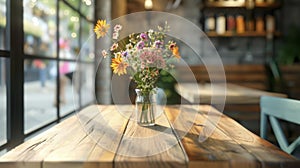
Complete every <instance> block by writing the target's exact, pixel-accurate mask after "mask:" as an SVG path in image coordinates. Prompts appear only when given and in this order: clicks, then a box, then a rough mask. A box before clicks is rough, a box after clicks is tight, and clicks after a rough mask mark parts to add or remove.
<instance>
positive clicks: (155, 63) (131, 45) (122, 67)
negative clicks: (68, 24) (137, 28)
mask: <svg viewBox="0 0 300 168" xmlns="http://www.w3.org/2000/svg"><path fill="white" fill-rule="evenodd" d="M109 29H110V25H109V24H107V23H106V20H98V21H97V24H96V25H95V28H94V31H95V33H96V35H97V39H99V38H101V37H104V36H106V35H107V34H108V32H109ZM169 30H170V27H169V26H168V24H167V22H165V25H164V26H158V27H157V30H153V29H150V30H148V31H147V32H142V33H132V34H130V35H129V36H128V37H127V38H125V39H119V33H120V31H122V25H119V24H117V25H115V26H114V27H113V30H112V42H113V43H112V45H111V47H110V48H109V49H107V50H102V52H101V53H102V56H103V57H104V58H107V56H110V57H111V67H112V70H113V73H115V74H117V75H124V74H127V73H128V74H129V75H130V76H131V78H132V80H133V81H134V82H135V83H136V84H137V87H136V93H137V98H136V112H137V113H136V116H137V122H138V124H140V125H142V126H149V125H154V124H155V116H154V114H155V109H156V107H155V106H156V103H155V101H156V100H155V96H154V95H155V88H156V84H157V80H158V78H159V74H160V71H161V70H163V69H164V70H169V69H171V68H173V67H174V61H176V59H180V54H179V47H178V46H177V45H176V43H175V42H174V41H172V40H166V39H168V38H169V37H168V36H167V35H166V33H167V32H168V31H169Z"/></svg>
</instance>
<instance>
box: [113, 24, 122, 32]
mask: <svg viewBox="0 0 300 168" xmlns="http://www.w3.org/2000/svg"><path fill="white" fill-rule="evenodd" d="M120 30H122V26H121V25H119V24H117V25H115V27H114V31H115V32H118V31H120Z"/></svg>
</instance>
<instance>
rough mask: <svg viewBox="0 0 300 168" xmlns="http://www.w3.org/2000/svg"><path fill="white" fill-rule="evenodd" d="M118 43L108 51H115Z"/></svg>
mask: <svg viewBox="0 0 300 168" xmlns="http://www.w3.org/2000/svg"><path fill="white" fill-rule="evenodd" d="M118 46H119V45H118V43H114V44H113V45H112V46H111V47H110V51H115V50H116V49H117V48H118Z"/></svg>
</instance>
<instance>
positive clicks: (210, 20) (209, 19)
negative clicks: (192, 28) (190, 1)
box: [205, 14, 216, 32]
mask: <svg viewBox="0 0 300 168" xmlns="http://www.w3.org/2000/svg"><path fill="white" fill-rule="evenodd" d="M215 30H216V21H215V17H214V15H213V14H209V15H207V16H206V17H205V32H214V31H215Z"/></svg>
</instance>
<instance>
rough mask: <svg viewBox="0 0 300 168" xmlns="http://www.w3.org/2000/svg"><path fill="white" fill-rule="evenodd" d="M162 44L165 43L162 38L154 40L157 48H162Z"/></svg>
mask: <svg viewBox="0 0 300 168" xmlns="http://www.w3.org/2000/svg"><path fill="white" fill-rule="evenodd" d="M162 45H163V43H162V42H161V41H160V40H156V41H155V42H154V46H155V47H156V48H162Z"/></svg>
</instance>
